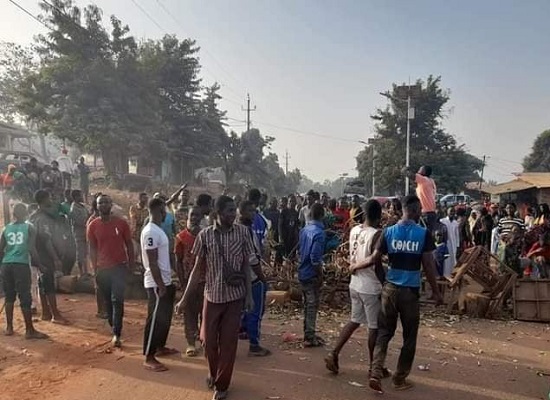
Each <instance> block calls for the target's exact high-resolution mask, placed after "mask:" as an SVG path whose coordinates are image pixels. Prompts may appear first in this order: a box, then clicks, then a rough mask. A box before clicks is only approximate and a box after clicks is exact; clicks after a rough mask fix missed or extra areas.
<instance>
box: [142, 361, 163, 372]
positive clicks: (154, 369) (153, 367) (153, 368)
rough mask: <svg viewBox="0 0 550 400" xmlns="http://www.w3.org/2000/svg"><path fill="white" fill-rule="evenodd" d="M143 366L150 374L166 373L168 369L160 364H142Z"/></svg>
mask: <svg viewBox="0 0 550 400" xmlns="http://www.w3.org/2000/svg"><path fill="white" fill-rule="evenodd" d="M143 366H144V367H145V369H146V370H147V371H151V372H164V371H168V368H166V366H165V365H164V364H161V363H158V364H143Z"/></svg>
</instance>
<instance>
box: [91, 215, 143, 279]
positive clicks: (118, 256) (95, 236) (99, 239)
mask: <svg viewBox="0 0 550 400" xmlns="http://www.w3.org/2000/svg"><path fill="white" fill-rule="evenodd" d="M87 236H88V242H89V243H90V246H93V247H94V248H95V249H96V250H97V268H98V269H102V268H112V267H115V266H117V265H121V264H128V253H127V249H126V243H127V242H128V241H131V240H132V234H131V233H130V226H129V225H128V223H127V222H126V221H125V220H123V219H121V218H118V217H113V216H111V219H110V220H109V221H108V222H103V221H102V220H101V218H96V219H94V220H93V221H91V222H90V224H89V225H88V231H87Z"/></svg>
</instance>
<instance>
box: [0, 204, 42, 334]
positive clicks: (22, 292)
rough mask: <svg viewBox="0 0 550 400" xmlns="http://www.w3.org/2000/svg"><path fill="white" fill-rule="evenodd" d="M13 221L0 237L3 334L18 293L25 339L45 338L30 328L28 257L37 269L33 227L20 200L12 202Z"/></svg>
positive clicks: (10, 322) (9, 325)
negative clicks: (32, 260)
mask: <svg viewBox="0 0 550 400" xmlns="http://www.w3.org/2000/svg"><path fill="white" fill-rule="evenodd" d="M13 218H14V221H13V222H12V223H11V224H8V225H7V226H6V227H5V228H4V232H2V237H1V238H0V260H2V265H1V266H0V273H1V276H2V283H3V286H4V288H3V289H4V293H5V295H6V297H5V303H4V305H5V310H6V330H5V331H4V334H5V335H6V336H12V335H13V309H14V305H15V298H16V296H19V304H20V306H21V312H22V314H23V318H24V319H25V339H47V338H48V335H46V334H44V333H41V332H38V331H37V330H36V329H34V325H33V323H32V311H31V306H32V296H31V282H32V279H31V268H30V261H31V257H30V256H32V258H33V259H34V261H35V264H38V265H39V268H40V269H44V267H42V266H41V265H40V264H39V262H38V261H39V258H38V254H37V253H36V248H35V243H36V229H35V228H34V226H32V225H31V224H29V223H27V222H25V221H26V219H27V208H26V207H25V205H24V204H21V203H19V204H16V205H15V207H14V208H13Z"/></svg>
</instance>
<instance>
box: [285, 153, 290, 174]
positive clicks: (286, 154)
mask: <svg viewBox="0 0 550 400" xmlns="http://www.w3.org/2000/svg"><path fill="white" fill-rule="evenodd" d="M289 158H290V156H289V155H288V150H285V175H288V160H289Z"/></svg>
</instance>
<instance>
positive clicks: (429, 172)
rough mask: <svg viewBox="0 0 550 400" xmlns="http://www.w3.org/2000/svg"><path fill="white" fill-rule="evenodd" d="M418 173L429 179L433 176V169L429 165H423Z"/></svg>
mask: <svg viewBox="0 0 550 400" xmlns="http://www.w3.org/2000/svg"><path fill="white" fill-rule="evenodd" d="M418 173H419V174H420V175H423V176H427V177H428V178H429V177H430V176H432V167H430V166H429V165H423V166H421V167H420V169H419V170H418Z"/></svg>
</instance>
